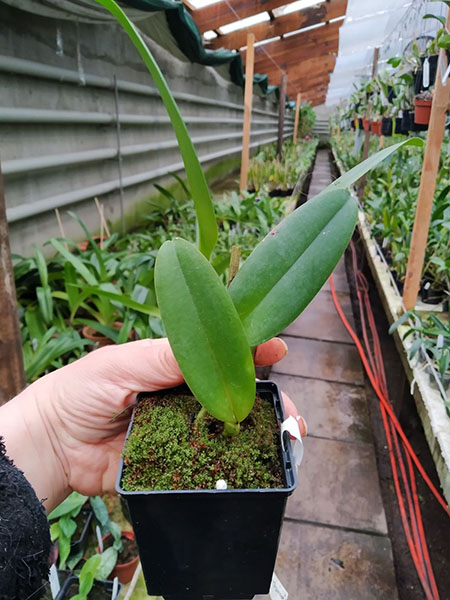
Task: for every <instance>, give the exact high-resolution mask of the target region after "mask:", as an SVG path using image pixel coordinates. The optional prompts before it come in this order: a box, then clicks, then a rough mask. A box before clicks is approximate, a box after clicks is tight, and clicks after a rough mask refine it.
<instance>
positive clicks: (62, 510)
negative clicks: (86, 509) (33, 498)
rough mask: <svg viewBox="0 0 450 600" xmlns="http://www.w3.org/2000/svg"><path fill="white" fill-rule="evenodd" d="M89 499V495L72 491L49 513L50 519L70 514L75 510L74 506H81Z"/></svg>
mask: <svg viewBox="0 0 450 600" xmlns="http://www.w3.org/2000/svg"><path fill="white" fill-rule="evenodd" d="M87 499H88V497H87V496H83V495H82V494H79V493H78V492H72V493H71V494H70V495H69V496H67V498H66V499H65V500H64V501H63V502H61V504H59V505H58V506H57V507H56V508H54V509H53V510H52V512H51V513H50V514H49V515H48V519H49V521H52V520H53V519H59V517H62V516H64V515H67V514H69V513H70V512H72V511H73V510H74V508H78V507H80V508H81V507H82V506H83V504H84V503H85V502H86V500H87Z"/></svg>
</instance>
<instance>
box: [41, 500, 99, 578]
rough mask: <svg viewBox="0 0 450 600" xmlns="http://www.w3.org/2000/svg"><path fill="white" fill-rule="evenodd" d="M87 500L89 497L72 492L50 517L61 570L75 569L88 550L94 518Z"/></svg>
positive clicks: (51, 534)
mask: <svg viewBox="0 0 450 600" xmlns="http://www.w3.org/2000/svg"><path fill="white" fill-rule="evenodd" d="M87 500H88V497H87V496H83V495H82V494H79V493H78V492H72V493H71V494H70V495H69V496H67V498H66V499H65V500H64V501H63V502H62V503H61V504H60V505H59V506H57V507H56V508H55V509H54V510H53V511H52V512H51V513H50V514H49V516H48V519H49V521H50V523H51V525H50V537H51V540H52V542H58V554H59V568H60V569H65V568H66V566H67V565H68V566H69V567H70V568H73V567H74V566H75V565H76V564H77V563H78V562H79V561H80V559H81V558H82V556H83V554H84V552H85V550H86V545H87V537H88V533H89V530H90V526H91V522H92V518H93V513H92V509H91V508H90V507H89V506H88V505H87V504H86V503H87Z"/></svg>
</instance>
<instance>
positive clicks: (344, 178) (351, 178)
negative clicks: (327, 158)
mask: <svg viewBox="0 0 450 600" xmlns="http://www.w3.org/2000/svg"><path fill="white" fill-rule="evenodd" d="M402 146H423V140H422V139H420V138H411V139H409V140H406V141H404V142H399V143H398V144H394V145H393V146H389V147H388V148H384V149H383V150H380V151H379V152H377V153H376V154H373V155H372V156H369V158H367V159H366V160H364V161H363V162H361V163H359V164H357V165H356V166H355V167H353V169H350V171H347V173H344V174H343V175H341V176H340V177H338V179H336V180H335V181H333V183H332V184H331V185H329V186H328V187H327V188H326V189H327V190H331V189H336V188H339V189H343V188H348V187H350V186H351V185H352V184H353V183H355V181H358V179H360V178H361V177H362V176H363V175H365V174H366V173H368V172H369V171H370V170H371V169H373V168H375V167H376V166H377V165H379V164H380V162H382V161H383V160H384V159H385V158H387V157H388V156H390V155H391V154H393V153H394V152H396V151H397V150H398V149H399V148H401V147H402ZM325 191H326V190H325Z"/></svg>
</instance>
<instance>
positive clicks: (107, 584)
mask: <svg viewBox="0 0 450 600" xmlns="http://www.w3.org/2000/svg"><path fill="white" fill-rule="evenodd" d="M76 583H78V577H75V575H72V576H71V577H68V578H67V579H66V580H65V582H64V584H63V585H62V587H61V589H60V590H59V593H58V595H57V596H56V598H55V600H68V599H69V598H72V595H70V596H69V590H70V588H71V586H72V585H73V584H76ZM113 586H114V582H112V581H97V580H96V581H95V582H94V588H93V590H92V592H89V594H88V599H89V600H91V598H92V600H97V596H94V593H95V592H94V589H95V588H97V589H98V590H99V592H101V591H104V593H103V594H102V595H101V600H117V598H118V597H119V595H120V592H121V590H122V584H121V583H119V585H118V588H117V594H116V595H115V596H114V598H112V597H111V594H112V591H113ZM99 600H100V597H99Z"/></svg>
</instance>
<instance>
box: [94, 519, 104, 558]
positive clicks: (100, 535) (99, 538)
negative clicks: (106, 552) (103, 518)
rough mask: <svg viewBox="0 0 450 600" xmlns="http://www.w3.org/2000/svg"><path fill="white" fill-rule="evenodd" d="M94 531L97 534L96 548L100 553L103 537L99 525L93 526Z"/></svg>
mask: <svg viewBox="0 0 450 600" xmlns="http://www.w3.org/2000/svg"><path fill="white" fill-rule="evenodd" d="M95 533H96V534H97V542H98V549H99V550H100V554H102V552H103V538H102V533H101V531H100V527H99V526H98V525H97V527H96V528H95Z"/></svg>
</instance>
